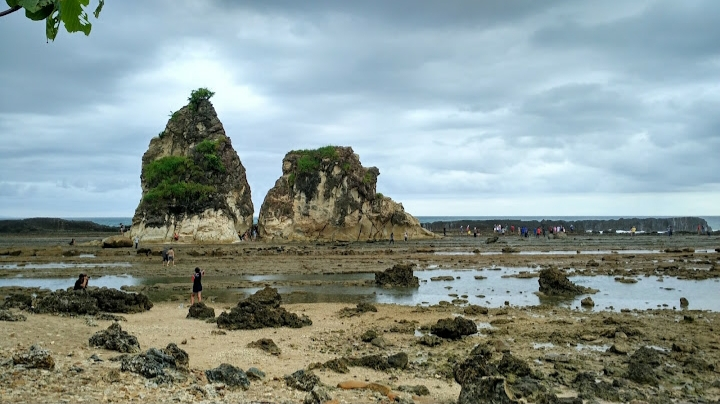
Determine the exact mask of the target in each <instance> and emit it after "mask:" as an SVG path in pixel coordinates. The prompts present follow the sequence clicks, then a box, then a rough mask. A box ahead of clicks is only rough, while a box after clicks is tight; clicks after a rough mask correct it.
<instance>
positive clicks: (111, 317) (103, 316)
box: [95, 313, 127, 321]
mask: <svg viewBox="0 0 720 404" xmlns="http://www.w3.org/2000/svg"><path fill="white" fill-rule="evenodd" d="M95 320H98V321H127V319H126V318H125V317H123V316H118V315H116V314H110V313H99V314H96V315H95Z"/></svg>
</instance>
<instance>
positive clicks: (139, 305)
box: [87, 288, 153, 314]
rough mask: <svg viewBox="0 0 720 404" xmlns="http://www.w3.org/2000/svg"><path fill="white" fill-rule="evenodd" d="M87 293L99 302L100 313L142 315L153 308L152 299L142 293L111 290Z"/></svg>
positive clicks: (103, 289) (91, 290) (105, 289)
mask: <svg viewBox="0 0 720 404" xmlns="http://www.w3.org/2000/svg"><path fill="white" fill-rule="evenodd" d="M87 293H88V295H90V296H91V297H93V298H95V300H97V307H98V309H99V310H100V311H104V312H108V313H126V314H130V313H142V312H145V311H148V310H150V309H151V308H152V307H153V303H152V302H151V301H150V299H149V298H148V297H147V296H146V295H144V294H142V293H127V292H123V291H121V290H117V289H110V288H100V289H90V290H88V292H87Z"/></svg>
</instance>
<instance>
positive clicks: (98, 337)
mask: <svg viewBox="0 0 720 404" xmlns="http://www.w3.org/2000/svg"><path fill="white" fill-rule="evenodd" d="M88 342H89V344H90V346H95V347H100V348H105V349H109V350H111V351H118V352H122V353H135V352H140V343H139V342H138V340H137V338H136V337H135V336H133V335H130V334H128V333H127V331H123V330H122V328H121V327H120V324H119V323H112V324H110V327H108V328H107V330H104V331H98V332H96V333H95V334H93V336H92V337H90V340H89V341H88Z"/></svg>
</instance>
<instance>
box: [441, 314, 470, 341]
mask: <svg viewBox="0 0 720 404" xmlns="http://www.w3.org/2000/svg"><path fill="white" fill-rule="evenodd" d="M430 332H432V333H433V334H435V335H437V336H438V337H441V338H448V339H460V338H462V336H463V335H472V334H475V333H477V325H476V324H475V323H474V322H473V321H471V320H468V319H466V318H463V317H455V318H443V319H440V320H438V322H437V324H435V325H433V326H432V327H431V328H430Z"/></svg>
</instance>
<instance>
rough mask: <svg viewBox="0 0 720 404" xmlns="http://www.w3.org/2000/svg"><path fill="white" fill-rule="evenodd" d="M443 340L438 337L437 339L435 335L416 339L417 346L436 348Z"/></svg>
mask: <svg viewBox="0 0 720 404" xmlns="http://www.w3.org/2000/svg"><path fill="white" fill-rule="evenodd" d="M443 341H444V340H443V339H442V338H440V337H437V336H435V335H431V334H428V335H423V336H422V337H420V338H418V344H420V345H425V346H429V347H434V346H438V345H440V344H442V343H443Z"/></svg>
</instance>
